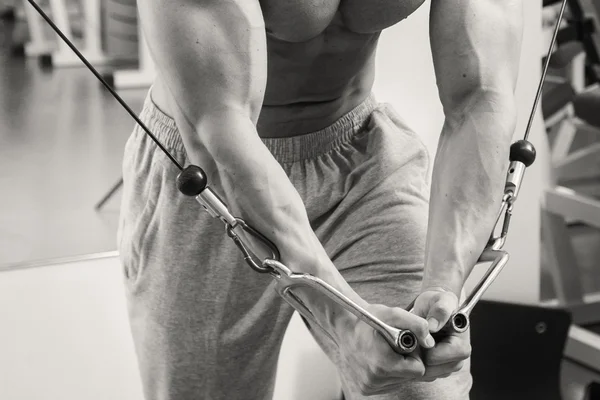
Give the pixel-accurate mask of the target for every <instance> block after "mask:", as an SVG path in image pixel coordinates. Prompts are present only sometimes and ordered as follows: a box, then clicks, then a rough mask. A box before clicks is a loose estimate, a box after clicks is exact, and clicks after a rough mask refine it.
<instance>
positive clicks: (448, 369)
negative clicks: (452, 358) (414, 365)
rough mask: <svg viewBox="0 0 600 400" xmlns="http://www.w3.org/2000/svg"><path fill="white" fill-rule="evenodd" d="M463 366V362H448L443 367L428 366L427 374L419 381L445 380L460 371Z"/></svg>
mask: <svg viewBox="0 0 600 400" xmlns="http://www.w3.org/2000/svg"><path fill="white" fill-rule="evenodd" d="M464 366H465V361H456V362H450V363H447V364H443V365H435V366H428V367H427V372H426V373H425V375H423V377H422V378H421V379H419V380H421V381H429V380H433V379H440V378H447V377H449V376H450V375H452V374H454V373H456V372H458V371H460V370H462V369H463V367H464Z"/></svg>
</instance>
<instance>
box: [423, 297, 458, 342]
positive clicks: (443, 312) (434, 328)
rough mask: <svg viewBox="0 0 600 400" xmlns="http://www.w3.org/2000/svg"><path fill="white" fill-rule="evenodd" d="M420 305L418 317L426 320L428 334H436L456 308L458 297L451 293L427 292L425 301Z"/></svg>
mask: <svg viewBox="0 0 600 400" xmlns="http://www.w3.org/2000/svg"><path fill="white" fill-rule="evenodd" d="M424 303H425V304H422V305H421V307H420V308H421V309H420V310H419V311H420V313H419V314H420V315H422V316H423V318H425V319H426V320H427V323H428V324H429V331H430V332H433V333H435V332H438V331H439V330H440V329H442V328H443V327H444V325H446V323H448V320H449V319H450V317H451V316H452V314H453V313H454V312H455V311H456V309H457V308H458V297H456V295H455V294H454V293H452V292H447V291H433V292H429V293H428V296H427V301H425V302H424Z"/></svg>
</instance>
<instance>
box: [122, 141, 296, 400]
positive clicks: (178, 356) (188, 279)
mask: <svg viewBox="0 0 600 400" xmlns="http://www.w3.org/2000/svg"><path fill="white" fill-rule="evenodd" d="M176 156H177V157H178V158H180V160H179V161H180V162H182V164H185V157H184V156H183V155H181V154H179V155H176ZM178 172H179V171H178V170H177V168H175V167H174V166H173V165H172V164H171V163H170V162H169V161H168V160H167V159H166V158H165V157H163V155H162V153H159V152H158V151H155V146H153V145H152V144H151V143H149V140H148V139H147V138H146V137H145V136H142V134H141V133H138V134H134V136H133V137H132V139H131V140H130V142H129V143H128V146H127V150H126V154H125V166H124V193H123V200H122V208H121V221H120V230H119V231H120V233H119V250H120V257H121V260H122V263H123V271H124V281H125V288H126V295H127V302H128V311H129V318H130V325H131V331H132V335H133V340H134V344H135V348H136V353H137V358H138V365H139V370H140V375H141V379H142V385H143V389H144V393H145V396H146V399H147V400H174V399H177V400H186V399H190V400H191V399H215V400H218V399H228V400H234V399H240V400H241V399H247V398H253V399H265V400H266V399H270V397H271V393H272V390H273V385H274V378H275V369H276V364H277V356H278V352H279V346H280V344H281V341H282V338H283V334H284V332H285V328H286V326H287V323H288V321H289V318H290V317H291V314H292V310H291V308H290V307H289V306H288V305H287V304H285V303H284V302H283V301H282V300H281V299H280V298H279V297H278V295H277V293H276V292H275V290H273V284H274V282H273V280H272V278H271V277H270V276H269V275H267V274H258V273H256V272H254V271H253V270H252V269H250V267H248V266H247V265H246V264H245V262H244V260H243V258H242V256H241V253H240V252H239V250H238V249H237V248H236V247H235V245H234V244H233V242H232V241H231V239H229V237H228V236H227V235H226V233H225V230H224V226H223V224H222V222H220V221H219V220H215V219H213V218H211V217H209V215H208V213H206V212H205V211H204V210H203V209H202V207H201V206H200V205H199V204H198V203H197V202H196V201H195V200H194V199H193V198H190V197H185V196H183V195H181V194H180V193H179V192H178V190H177V188H176V184H175V180H176V177H177V173H178Z"/></svg>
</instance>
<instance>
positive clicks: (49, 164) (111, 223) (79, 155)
mask: <svg viewBox="0 0 600 400" xmlns="http://www.w3.org/2000/svg"><path fill="white" fill-rule="evenodd" d="M13 28H14V27H13V26H12V25H11V24H7V23H4V22H0V39H1V40H0V126H2V129H0V171H2V173H1V174H0V188H2V191H1V193H2V196H0V243H2V246H0V267H2V266H5V265H10V264H19V263H26V262H31V261H37V260H46V259H54V258H62V257H70V256H76V255H83V254H89V253H101V252H107V251H114V250H115V240H116V238H115V233H116V228H117V218H118V212H119V200H120V193H119V192H117V193H116V194H115V196H114V197H113V198H111V200H110V201H109V202H108V203H107V204H106V205H105V206H104V208H102V210H100V211H96V210H95V209H94V206H95V204H96V203H97V202H98V201H99V200H100V199H101V198H102V197H103V196H104V195H105V194H106V193H107V192H108V191H109V189H110V188H111V187H112V186H113V185H114V184H115V183H116V182H117V181H118V180H119V179H120V177H121V160H122V151H123V146H124V144H125V142H126V140H127V138H128V136H129V134H130V133H131V131H132V128H133V122H132V121H131V119H130V117H129V116H128V115H127V114H126V112H125V111H123V110H122V109H121V107H120V106H119V105H118V103H117V102H116V101H115V100H114V99H113V98H112V97H110V95H109V94H108V93H107V92H106V91H105V90H103V89H102V88H101V86H100V84H99V83H98V82H97V81H96V80H95V79H93V77H92V76H91V75H90V73H89V72H88V71H87V70H85V69H83V68H73V69H56V70H43V69H42V68H40V65H39V64H38V62H37V60H36V59H26V58H25V57H23V56H18V55H15V54H14V52H13V51H12V47H13V45H14V43H13V42H12V40H11V38H12V37H13ZM146 92H147V89H144V90H134V91H131V90H130V91H124V92H122V93H121V94H122V96H123V98H124V100H125V101H126V102H127V103H128V104H129V105H130V106H131V107H132V109H133V110H134V111H139V110H140V109H141V106H142V102H143V100H144V97H145V95H146ZM598 189H600V182H598V185H596V187H595V188H594V187H593V186H592V190H593V191H597V192H598V193H600V190H598ZM573 234H574V235H573V240H574V243H575V246H576V251H577V256H578V260H579V262H580V263H581V264H582V267H583V269H584V270H585V271H587V272H586V274H587V275H586V279H585V282H586V284H587V285H588V286H587V290H588V291H590V292H592V291H594V292H600V274H599V273H598V272H597V268H598V265H597V263H598V260H599V259H600V246H598V244H600V233H599V232H597V231H593V230H589V229H586V228H581V227H577V228H574V229H573ZM594 269H595V271H594ZM542 295H543V297H544V298H551V297H552V296H553V290H552V284H551V282H550V281H549V280H548V278H547V275H544V276H543V279H542ZM593 379H596V380H600V375H597V374H594V373H593V372H591V371H588V370H586V369H584V368H581V367H579V366H577V365H574V364H572V363H570V362H567V361H565V362H564V363H563V377H562V385H561V386H562V388H563V395H564V400H581V399H582V396H583V387H584V385H585V384H586V383H587V382H589V381H591V380H593Z"/></svg>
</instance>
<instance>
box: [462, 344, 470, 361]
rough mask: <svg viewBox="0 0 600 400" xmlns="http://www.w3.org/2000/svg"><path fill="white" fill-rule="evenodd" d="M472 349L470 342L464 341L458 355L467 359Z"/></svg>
mask: <svg viewBox="0 0 600 400" xmlns="http://www.w3.org/2000/svg"><path fill="white" fill-rule="evenodd" d="M472 351H473V348H472V347H471V344H470V343H465V345H464V346H463V348H462V351H461V354H460V355H461V356H462V357H463V358H464V359H467V358H469V357H471V352H472Z"/></svg>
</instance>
